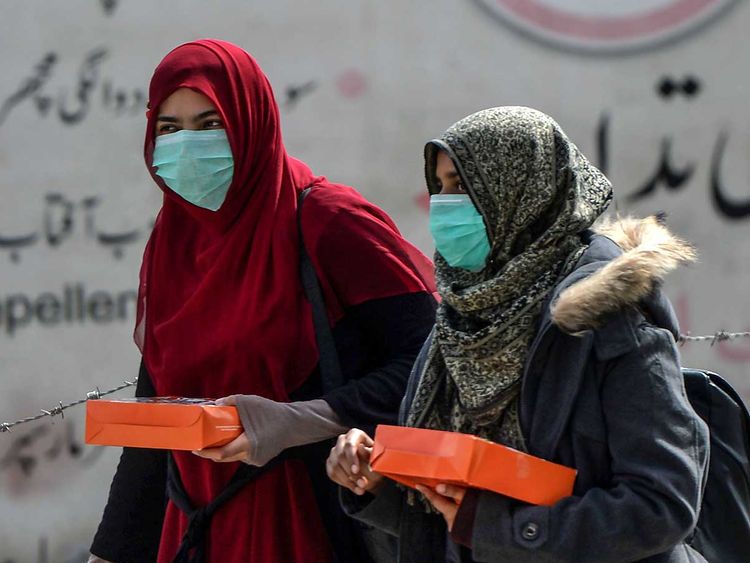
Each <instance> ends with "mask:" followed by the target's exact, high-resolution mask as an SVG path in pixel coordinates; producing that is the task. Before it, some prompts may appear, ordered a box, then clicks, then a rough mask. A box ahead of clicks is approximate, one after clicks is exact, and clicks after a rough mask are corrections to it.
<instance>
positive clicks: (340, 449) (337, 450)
mask: <svg viewBox="0 0 750 563" xmlns="http://www.w3.org/2000/svg"><path fill="white" fill-rule="evenodd" d="M348 436H349V434H348V433H347V434H341V435H340V436H339V437H338V439H337V440H336V445H335V446H334V447H333V448H331V453H330V454H329V456H328V457H329V459H330V460H331V463H332V464H335V465H337V466H338V467H339V468H340V470H341V471H342V472H343V473H344V475H346V479H347V480H348V481H355V480H356V477H355V476H354V475H353V474H352V467H351V464H350V463H349V461H348V460H347V457H346V455H345V454H344V450H345V449H346V444H347V438H348Z"/></svg>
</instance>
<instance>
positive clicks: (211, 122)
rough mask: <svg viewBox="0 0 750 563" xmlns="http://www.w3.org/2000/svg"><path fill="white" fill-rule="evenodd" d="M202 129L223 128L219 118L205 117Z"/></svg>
mask: <svg viewBox="0 0 750 563" xmlns="http://www.w3.org/2000/svg"><path fill="white" fill-rule="evenodd" d="M203 129H224V124H223V123H222V122H221V119H207V120H206V121H204V122H203Z"/></svg>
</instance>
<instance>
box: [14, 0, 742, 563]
mask: <svg viewBox="0 0 750 563" xmlns="http://www.w3.org/2000/svg"><path fill="white" fill-rule="evenodd" d="M605 4H606V5H605ZM519 6H520V8H519ZM749 26H750V5H748V4H747V3H744V2H726V1H725V2H720V1H716V0H714V1H710V0H707V1H704V2H695V1H692V0H691V1H685V0H670V1H667V0H641V1H631V2H628V3H601V2H594V1H592V0H567V1H563V0H557V1H552V0H547V1H536V0H535V1H531V0H528V1H527V2H525V3H519V2H513V1H510V0H432V1H430V2H426V1H414V2H375V1H373V0H364V1H361V2H352V1H350V0H319V1H317V2H301V1H293V0H256V1H254V2H248V1H247V0H214V1H213V2H205V1H202V0H180V1H177V0H159V2H146V1H143V0H140V1H135V0H133V1H131V2H119V1H117V0H66V1H65V2H47V1H41V0H4V2H3V12H2V19H0V64H1V65H2V71H3V72H2V73H1V74H0V421H12V420H15V419H17V418H20V417H24V416H27V415H30V414H34V413H36V412H38V410H39V409H40V408H49V407H52V406H54V405H55V404H57V402H58V401H63V402H68V401H72V400H75V399H78V398H80V397H82V396H84V395H85V393H86V392H87V391H89V390H91V389H93V388H95V387H97V386H98V387H100V388H101V389H102V390H104V389H106V388H109V387H113V386H116V385H118V384H119V383H120V382H121V381H122V380H124V379H129V378H132V377H133V376H134V375H135V373H136V370H137V365H138V354H137V350H136V348H135V346H134V345H133V344H132V339H131V333H132V325H133V317H134V308H135V307H134V292H135V289H136V284H137V275H138V267H139V264H140V256H141V253H142V250H143V246H144V244H145V242H146V238H147V236H148V232H149V229H150V226H151V223H152V221H153V219H154V217H155V215H156V212H157V210H158V206H159V203H160V198H159V195H160V192H159V191H158V190H157V189H156V188H155V186H154V185H152V183H151V181H150V179H149V178H148V177H147V174H146V170H145V167H144V165H143V162H142V158H141V150H142V140H143V123H144V120H143V117H144V115H143V112H144V104H145V99H146V88H147V85H148V80H149V77H150V74H151V72H152V70H153V68H154V67H155V65H156V64H157V63H158V62H159V60H160V58H161V57H162V56H163V55H164V54H165V53H166V52H167V51H168V50H169V49H170V48H172V47H173V46H175V45H177V44H179V43H181V42H184V41H188V40H191V39H195V38H199V37H219V38H224V39H228V40H230V41H233V42H236V43H238V44H240V45H242V46H243V47H245V48H246V49H248V50H249V51H250V52H252V53H253V54H254V55H255V56H256V57H257V59H258V60H259V62H260V64H261V65H262V66H263V68H264V69H265V71H266V72H267V74H268V76H269V78H270V79H271V82H272V84H273V85H274V87H275V89H276V94H277V97H278V100H279V102H280V104H281V107H282V114H283V124H284V131H285V140H286V145H287V148H288V149H289V151H290V152H291V153H292V154H294V155H296V156H298V157H300V158H302V159H304V160H306V161H307V162H308V163H309V164H310V165H311V166H312V167H313V168H314V169H315V170H316V171H318V172H319V173H323V174H325V175H327V176H329V177H330V178H332V179H335V180H336V181H339V182H343V183H348V184H351V185H354V186H356V187H358V188H359V189H360V190H361V191H362V192H363V193H364V194H366V195H367V196H368V197H369V198H371V199H372V200H374V201H375V202H377V203H378V204H380V205H382V206H383V207H384V208H385V209H386V210H387V211H388V212H390V213H391V214H392V215H393V217H394V218H395V219H396V221H397V223H398V224H399V225H400V227H401V228H402V230H403V231H404V232H405V234H406V235H407V237H408V238H409V239H411V240H412V241H414V242H415V243H416V244H418V245H419V246H420V247H421V248H423V249H424V250H425V251H429V252H431V251H432V250H431V242H430V240H429V235H428V232H427V221H426V219H427V214H426V198H425V195H424V188H423V171H422V162H421V151H422V146H423V144H424V142H425V140H427V139H429V138H432V137H435V136H437V135H439V134H440V132H441V131H442V130H444V129H445V128H446V127H447V126H448V125H450V124H451V123H453V122H454V121H456V120H457V119H459V118H461V117H463V116H464V115H466V114H468V113H471V112H473V111H475V110H478V109H481V108H485V107H490V106H496V105H516V104H517V105H530V106H533V107H536V108H539V109H541V110H543V111H545V112H547V113H549V114H551V115H552V116H554V117H555V118H556V119H557V120H558V121H559V122H560V124H561V125H562V126H563V128H564V129H565V130H566V131H567V133H568V134H569V136H570V137H571V138H572V139H573V140H575V141H576V142H577V143H578V145H579V146H580V147H581V149H582V150H583V151H584V152H585V153H586V154H588V155H589V156H590V157H591V158H592V160H594V161H595V162H598V163H599V164H600V165H601V166H602V167H603V168H604V169H606V171H607V172H608V173H609V175H610V176H611V178H612V180H613V182H614V185H615V188H616V196H617V201H616V208H617V209H618V210H619V211H620V212H622V213H634V214H638V215H643V214H647V213H652V212H656V211H666V212H668V214H669V219H668V220H669V224H670V225H671V226H672V227H673V228H674V230H676V231H677V232H678V233H680V234H681V235H683V236H685V237H687V238H688V239H690V240H691V241H693V242H694V243H696V244H697V246H698V248H699V250H700V253H701V262H700V264H698V265H696V266H694V267H691V268H689V269H684V270H682V271H680V272H679V273H677V274H675V275H673V276H672V277H671V278H669V281H668V288H669V294H670V296H671V297H672V298H673V300H674V302H675V304H676V306H677V309H678V311H679V315H680V318H681V320H682V322H683V328H684V329H685V330H690V331H692V332H693V333H694V334H704V333H712V332H714V331H715V330H718V329H727V330H735V331H740V330H750V301H749V300H748V299H747V294H746V292H747V287H748V281H750V245H748V244H747V242H746V241H747V239H748V237H750V164H749V163H750V159H748V158H747V154H748V150H750V128H748V119H749V117H750V113H749V112H748V110H747V100H748V99H750V68H748V67H749V66H750V59H748V57H747V56H746V53H747V45H748V44H747V39H746V34H747V32H746V30H747V29H748V27H749ZM712 186H713V187H712ZM683 353H684V362H685V363H686V364H689V365H697V366H706V367H711V368H713V369H715V370H717V371H719V372H720V373H723V374H725V375H726V376H727V377H728V378H729V379H730V380H732V381H733V382H734V383H735V384H736V385H737V387H738V388H739V389H741V390H742V392H743V393H744V395H745V396H746V397H747V398H748V399H750V339H747V340H745V341H737V342H725V343H720V344H717V345H716V346H713V347H710V346H708V345H707V344H690V345H686V346H685V347H684V348H683ZM82 414H83V413H82V409H81V408H78V409H77V410H71V411H68V413H67V414H66V417H65V420H57V421H56V422H55V423H54V424H50V423H49V422H48V421H47V422H42V423H36V424H28V425H25V426H21V427H18V428H16V429H15V430H14V431H13V432H11V433H3V434H0V563H10V562H11V561H12V562H15V563H20V562H26V561H29V562H43V561H44V562H46V561H55V562H65V561H71V562H72V561H81V558H82V553H84V552H85V551H86V549H87V546H88V543H89V541H90V538H91V536H92V534H93V531H94V529H95V526H96V523H97V522H98V518H99V516H100V514H101V510H102V507H103V504H104V501H105V498H106V493H107V490H108V487H109V480H110V478H111V475H112V472H113V470H114V467H115V464H116V460H117V456H118V455H119V453H118V452H116V451H115V450H114V449H102V448H99V449H97V448H91V447H88V446H84V445H83V444H82V439H83V417H82Z"/></svg>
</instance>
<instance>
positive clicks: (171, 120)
mask: <svg viewBox="0 0 750 563" xmlns="http://www.w3.org/2000/svg"><path fill="white" fill-rule="evenodd" d="M213 115H219V112H218V111H216V110H215V109H209V110H206V111H202V112H201V113H199V114H198V115H196V116H194V117H193V118H192V120H193V121H200V120H201V119H205V118H207V117H211V116H213ZM156 120H157V121H166V122H167V123H178V122H179V121H180V119H178V118H177V117H174V116H171V115H160V116H158V117H157V118H156Z"/></svg>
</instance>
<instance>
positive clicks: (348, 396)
mask: <svg viewBox="0 0 750 563" xmlns="http://www.w3.org/2000/svg"><path fill="white" fill-rule="evenodd" d="M348 316H349V317H350V318H351V319H352V320H353V321H354V323H355V324H356V325H357V326H358V327H359V330H360V331H361V333H362V334H363V337H364V339H365V341H366V342H367V345H368V348H369V350H370V351H371V353H373V354H374V355H375V356H376V357H377V358H378V359H379V361H378V362H377V364H376V365H375V366H374V367H373V368H372V369H369V370H368V371H367V372H366V373H365V374H364V375H363V376H361V377H358V378H350V377H349V376H348V374H347V373H345V374H344V376H345V377H346V378H347V379H348V382H347V383H346V384H345V385H343V386H342V387H340V388H338V389H335V390H333V391H331V392H330V393H328V394H327V395H325V396H324V397H323V399H325V401H326V402H327V403H328V404H329V405H330V406H331V408H332V409H333V410H334V412H335V413H336V414H337V415H338V416H339V417H340V419H341V421H342V422H343V423H344V424H346V425H348V426H350V427H354V426H356V427H360V428H364V429H365V430H372V428H373V427H374V425H376V424H396V422H397V419H398V407H399V405H400V403H401V399H402V398H403V396H404V392H405V390H406V384H407V381H408V379H409V374H410V372H411V368H412V366H413V364H414V361H415V359H416V357H417V355H418V354H419V351H420V349H421V348H422V344H423V343H424V341H425V339H426V338H427V335H428V334H429V332H430V330H431V329H432V325H433V323H434V320H435V301H434V299H433V297H432V296H431V295H429V294H427V293H411V294H406V295H398V296H394V297H387V298H384V299H375V300H372V301H367V302H365V303H362V304H360V305H357V306H355V307H352V308H351V309H350V310H349V311H348ZM344 369H346V367H345V366H344Z"/></svg>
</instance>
